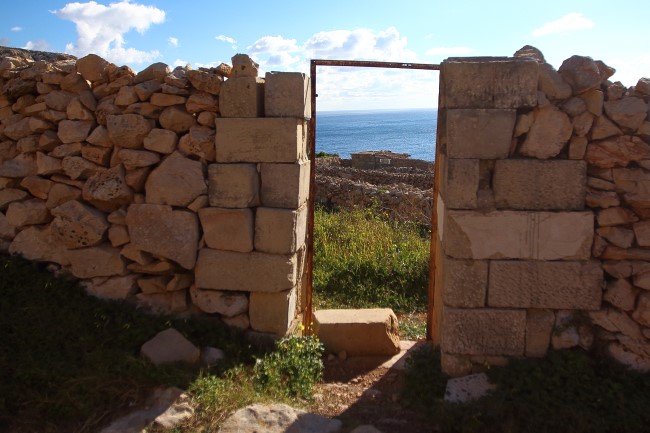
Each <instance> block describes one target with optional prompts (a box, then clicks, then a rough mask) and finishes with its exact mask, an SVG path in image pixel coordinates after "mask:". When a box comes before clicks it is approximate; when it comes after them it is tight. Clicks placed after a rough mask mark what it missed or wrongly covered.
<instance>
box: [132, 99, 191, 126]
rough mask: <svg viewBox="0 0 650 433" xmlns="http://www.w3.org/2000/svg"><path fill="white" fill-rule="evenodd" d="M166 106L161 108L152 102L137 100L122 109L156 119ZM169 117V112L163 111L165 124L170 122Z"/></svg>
mask: <svg viewBox="0 0 650 433" xmlns="http://www.w3.org/2000/svg"><path fill="white" fill-rule="evenodd" d="M168 108H176V107H168ZM168 108H165V109H163V108H162V107H157V106H155V105H153V104H150V103H149V102H137V103H135V104H131V105H129V106H128V107H127V108H126V110H124V114H137V115H139V116H143V117H145V118H146V119H151V120H157V119H158V118H159V117H160V116H162V114H163V113H165V111H166V110H167V109H168ZM170 117H171V116H170V114H169V112H167V113H165V117H164V122H165V124H167V125H168V124H170V123H169V122H170ZM190 120H191V119H190ZM161 125H162V123H161ZM172 125H173V123H172Z"/></svg>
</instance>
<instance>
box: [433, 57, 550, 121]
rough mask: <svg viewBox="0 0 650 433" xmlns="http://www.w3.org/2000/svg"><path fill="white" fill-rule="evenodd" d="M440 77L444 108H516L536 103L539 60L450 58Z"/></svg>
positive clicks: (444, 65) (443, 64)
mask: <svg viewBox="0 0 650 433" xmlns="http://www.w3.org/2000/svg"><path fill="white" fill-rule="evenodd" d="M440 80H441V82H442V84H441V86H444V106H445V107H447V108H518V107H534V106H535V105H537V84H538V63H537V62H536V61H535V60H532V59H521V58H504V57H468V58H450V59H447V60H445V61H444V62H442V65H441V74H440Z"/></svg>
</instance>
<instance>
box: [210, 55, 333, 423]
mask: <svg viewBox="0 0 650 433" xmlns="http://www.w3.org/2000/svg"><path fill="white" fill-rule="evenodd" d="M247 57H248V56H247ZM342 425H343V424H342V423H341V421H339V420H337V419H329V418H326V417H324V416H322V415H316V414H311V413H307V412H305V411H303V410H299V409H293V408H291V407H289V406H287V405H285V404H274V405H268V406H267V405H262V404H256V405H252V406H247V407H245V408H242V409H239V410H238V411H237V412H235V413H234V414H232V415H231V416H230V417H229V418H228V419H226V420H225V421H224V423H223V425H222V426H221V427H220V428H219V433H253V432H258V431H259V432H262V431H263V432H265V433H284V432H292V433H307V432H318V433H338V432H339V431H340V430H341V427H342Z"/></svg>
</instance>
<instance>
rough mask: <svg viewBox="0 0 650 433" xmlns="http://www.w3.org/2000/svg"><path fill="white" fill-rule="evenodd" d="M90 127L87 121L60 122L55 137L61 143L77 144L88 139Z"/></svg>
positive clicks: (90, 122)
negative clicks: (56, 136)
mask: <svg viewBox="0 0 650 433" xmlns="http://www.w3.org/2000/svg"><path fill="white" fill-rule="evenodd" d="M92 127H93V122H92V121H89V120H62V121H61V122H59V129H58V132H57V135H58V137H59V140H61V143H77V142H81V141H84V140H85V139H86V138H87V137H88V134H90V130H91V129H92ZM5 134H6V132H5Z"/></svg>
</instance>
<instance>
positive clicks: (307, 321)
mask: <svg viewBox="0 0 650 433" xmlns="http://www.w3.org/2000/svg"><path fill="white" fill-rule="evenodd" d="M317 66H348V67H361V68H385V69H423V70H429V71H439V70H440V65H434V64H426V63H400V62H372V61H360V60H322V59H312V60H311V67H310V81H311V118H310V120H309V138H308V141H309V145H308V148H309V162H310V166H309V205H308V206H309V219H308V221H307V264H306V265H307V296H306V298H307V299H306V307H305V313H304V316H303V323H304V326H305V329H306V330H307V332H311V324H312V323H313V314H314V311H313V305H312V292H313V271H314V268H313V266H314V208H315V201H316V199H315V196H314V191H315V188H314V184H315V181H316V98H317V97H318V93H317V92H316V67H317ZM438 118H439V117H438ZM436 156H437V155H436ZM438 160H439V158H437V157H436V158H435V161H434V172H433V176H434V187H433V209H432V212H431V214H432V216H431V250H430V254H429V293H428V305H427V340H431V339H432V329H431V323H432V319H433V307H434V306H433V296H434V291H435V263H436V260H435V254H436V248H435V244H434V240H435V239H436V237H437V228H438V224H437V216H436V213H437V212H436V203H435V201H436V197H437V195H438Z"/></svg>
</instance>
